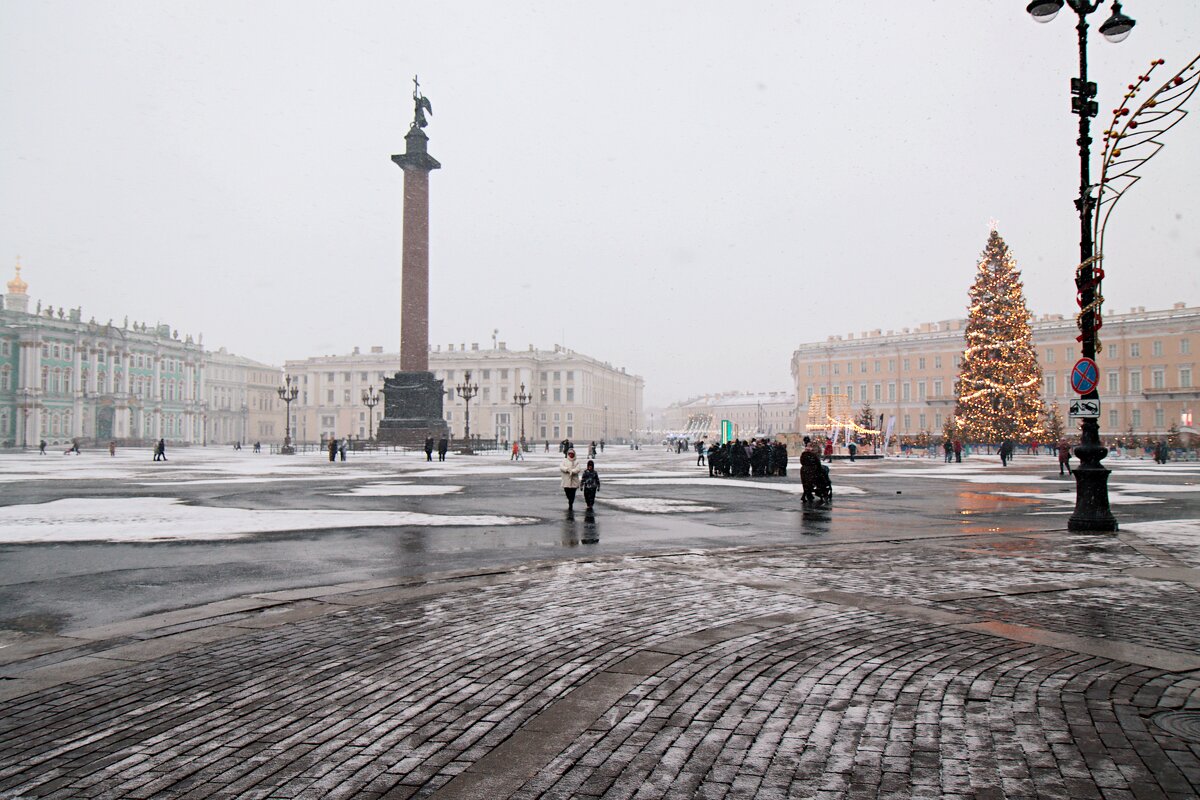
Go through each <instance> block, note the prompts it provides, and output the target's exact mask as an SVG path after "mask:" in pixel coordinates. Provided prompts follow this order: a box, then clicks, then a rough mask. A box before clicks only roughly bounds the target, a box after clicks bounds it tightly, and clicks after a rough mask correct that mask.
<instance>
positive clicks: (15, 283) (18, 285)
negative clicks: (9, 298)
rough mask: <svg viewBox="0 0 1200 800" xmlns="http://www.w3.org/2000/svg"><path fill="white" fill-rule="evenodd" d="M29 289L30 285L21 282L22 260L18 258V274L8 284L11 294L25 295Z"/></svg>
mask: <svg viewBox="0 0 1200 800" xmlns="http://www.w3.org/2000/svg"><path fill="white" fill-rule="evenodd" d="M28 288H29V284H28V283H26V282H25V281H23V280H21V259H20V258H19V257H18V258H17V274H16V277H14V278H13V279H12V280H11V281H9V282H8V293H9V294H25V290H26V289H28Z"/></svg>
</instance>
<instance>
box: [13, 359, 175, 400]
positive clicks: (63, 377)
mask: <svg viewBox="0 0 1200 800" xmlns="http://www.w3.org/2000/svg"><path fill="white" fill-rule="evenodd" d="M74 377H75V376H74V372H73V371H72V370H71V369H69V368H67V369H63V368H61V367H56V368H53V369H52V368H50V367H42V391H43V392H45V393H46V394H51V395H55V394H71V393H72V392H74V391H77V388H76V386H75V383H74ZM99 377H100V380H101V381H103V380H104V375H103V374H101V375H100V376H99ZM87 379H88V374H87V370H84V371H83V377H82V381H83V383H85V384H86V383H87ZM114 379H115V381H116V384H117V385H118V386H119V385H120V384H121V379H122V375H121V373H120V371H118V372H116V373H115V375H114ZM153 385H154V381H153V379H152V378H149V377H142V376H135V377H134V378H132V379H131V380H130V387H129V388H130V391H131V392H132V393H133V394H135V395H137V396H138V397H150V389H151V387H152V386H153ZM185 387H186V383H185V382H184V381H182V380H179V381H176V380H171V379H169V378H168V379H163V380H160V381H159V394H160V396H161V397H162V399H163V400H183V399H184V388H185ZM14 388H16V387H15V386H14V384H13V372H12V369H11V368H10V367H9V366H8V365H7V364H6V365H4V366H3V367H0V392H11V391H13V389H14Z"/></svg>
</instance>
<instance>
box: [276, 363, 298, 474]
mask: <svg viewBox="0 0 1200 800" xmlns="http://www.w3.org/2000/svg"><path fill="white" fill-rule="evenodd" d="M275 391H276V392H277V393H278V394H279V399H280V400H282V401H283V406H284V412H283V413H284V415H285V416H284V420H283V430H284V433H283V447H281V448H280V449H279V452H280V453H282V454H283V455H285V456H292V455H295V454H296V448H295V447H293V446H292V401H293V400H295V399H296V395H298V394H300V386H299V385H297V384H293V383H292V376H291V375H284V376H283V386H280V387H279V388H278V389H276V390H275Z"/></svg>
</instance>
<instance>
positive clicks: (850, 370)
mask: <svg viewBox="0 0 1200 800" xmlns="http://www.w3.org/2000/svg"><path fill="white" fill-rule="evenodd" d="M1178 345H1179V348H1178V349H1179V354H1180V355H1189V354H1190V353H1191V352H1192V342H1191V340H1190V339H1188V338H1181V339H1179V341H1178ZM1163 351H1164V347H1163V342H1162V340H1161V339H1155V340H1154V341H1152V342H1151V343H1150V355H1151V357H1161V356H1162V354H1163ZM1044 352H1045V358H1044V359H1043V363H1046V364H1053V363H1054V361H1055V353H1056V351H1055V349H1054V348H1052V347H1047V348H1046V349H1045V351H1044ZM1107 355H1108V359H1109V360H1116V359H1118V358H1120V347H1119V346H1118V345H1115V344H1110V345H1108V349H1107ZM1075 357H1076V351H1075V348H1074V347H1065V348H1063V360H1064V361H1065V362H1067V363H1071V362H1073V361H1074V360H1075ZM1129 357H1130V358H1141V357H1142V343H1141V342H1130V343H1129ZM929 361H930V359H928V358H926V357H925V356H918V357H917V359H916V363H917V370H918V371H921V370H924V369H927V368H928V364H929ZM961 361H962V357H961V356H960V355H956V356H954V366H955V367H956V368H957V367H958V366H959V364H960V363H961ZM932 362H933V368H934V369H941V368H942V357H941V356H940V355H935V356H933V358H932ZM872 363H873V366H874V371H875V372H876V373H881V372H883V363H884V360H883V359H874V360H873V362H872ZM900 363H901V366H902V371H904V372H909V371H911V369H912V364H913V359H911V358H904V359H901V362H900ZM867 364H868V362H867V361H859V362H858V371H859V373H860V374H862V375H866V374H867V372H868V368H867ZM829 366H832V370H831V371H832V374H833V375H840V374H841V363H840V362H838V363H834V364H832V365H826V364H818V365H815V366H814V365H813V364H808V365H807V370H806V371H807V374H808V377H810V378H811V377H813V376H814V370H816V371H817V374H819V375H822V376H825V375H828V374H830V370H829ZM887 371H888V372H895V371H896V359H894V358H889V359H887ZM846 374H847V375H853V374H854V362H853V361H847V362H846Z"/></svg>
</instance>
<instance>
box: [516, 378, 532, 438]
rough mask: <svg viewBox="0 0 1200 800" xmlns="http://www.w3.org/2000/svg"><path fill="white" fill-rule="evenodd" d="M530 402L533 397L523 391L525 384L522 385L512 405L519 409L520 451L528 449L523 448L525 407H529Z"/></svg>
mask: <svg viewBox="0 0 1200 800" xmlns="http://www.w3.org/2000/svg"><path fill="white" fill-rule="evenodd" d="M531 400H533V395H531V394H529V392H526V391H525V384H524V383H522V384H521V391H519V392H517V393H516V394H514V395H513V405H517V406H520V407H521V449H522V450H528V449H529V448H528V447H526V446H525V406H527V405H529V402H530V401H531Z"/></svg>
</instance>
